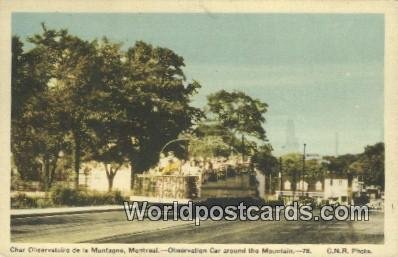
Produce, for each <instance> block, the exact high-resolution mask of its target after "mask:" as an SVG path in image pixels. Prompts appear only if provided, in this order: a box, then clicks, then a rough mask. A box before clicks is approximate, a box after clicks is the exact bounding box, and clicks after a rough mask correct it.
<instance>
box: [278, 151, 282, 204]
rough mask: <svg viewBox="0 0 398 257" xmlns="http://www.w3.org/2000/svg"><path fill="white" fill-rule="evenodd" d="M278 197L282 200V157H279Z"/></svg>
mask: <svg viewBox="0 0 398 257" xmlns="http://www.w3.org/2000/svg"><path fill="white" fill-rule="evenodd" d="M279 196H280V198H282V157H279Z"/></svg>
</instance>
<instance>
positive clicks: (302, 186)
mask: <svg viewBox="0 0 398 257" xmlns="http://www.w3.org/2000/svg"><path fill="white" fill-rule="evenodd" d="M305 147H306V144H304V151H303V170H302V172H301V173H302V175H301V182H302V183H301V196H303V195H304V171H305Z"/></svg>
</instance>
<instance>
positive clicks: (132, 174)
mask: <svg viewBox="0 0 398 257" xmlns="http://www.w3.org/2000/svg"><path fill="white" fill-rule="evenodd" d="M133 167H134V166H133V162H132V161H131V162H130V172H131V190H133V189H134V183H135V177H134V168H133Z"/></svg>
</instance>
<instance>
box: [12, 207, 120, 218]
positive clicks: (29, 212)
mask: <svg viewBox="0 0 398 257" xmlns="http://www.w3.org/2000/svg"><path fill="white" fill-rule="evenodd" d="M123 208H124V207H123V205H105V206H82V207H64V208H45V209H14V210H11V218H27V217H37V216H55V215H63V214H78V213H89V212H108V211H117V210H123Z"/></svg>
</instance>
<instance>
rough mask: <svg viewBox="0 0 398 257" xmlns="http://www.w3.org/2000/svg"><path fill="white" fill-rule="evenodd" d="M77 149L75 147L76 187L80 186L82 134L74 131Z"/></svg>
mask: <svg viewBox="0 0 398 257" xmlns="http://www.w3.org/2000/svg"><path fill="white" fill-rule="evenodd" d="M73 137H74V141H75V142H74V143H75V149H74V164H73V165H74V171H75V188H76V189H78V188H79V172H80V151H81V149H80V148H81V145H80V143H81V142H80V136H79V135H78V133H76V132H75V133H73Z"/></svg>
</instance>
